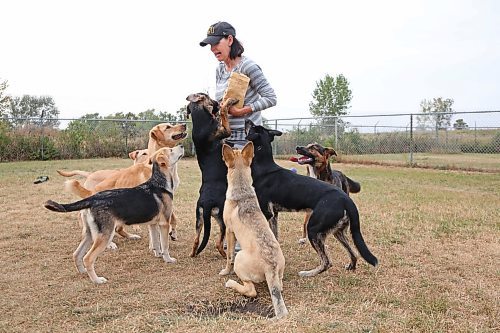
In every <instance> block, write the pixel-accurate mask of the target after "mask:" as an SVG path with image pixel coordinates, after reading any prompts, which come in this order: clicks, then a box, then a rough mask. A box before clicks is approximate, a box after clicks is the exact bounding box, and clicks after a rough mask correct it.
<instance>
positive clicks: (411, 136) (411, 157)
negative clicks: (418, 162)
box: [410, 114, 413, 167]
mask: <svg viewBox="0 0 500 333" xmlns="http://www.w3.org/2000/svg"><path fill="white" fill-rule="evenodd" d="M410 167H413V114H410Z"/></svg>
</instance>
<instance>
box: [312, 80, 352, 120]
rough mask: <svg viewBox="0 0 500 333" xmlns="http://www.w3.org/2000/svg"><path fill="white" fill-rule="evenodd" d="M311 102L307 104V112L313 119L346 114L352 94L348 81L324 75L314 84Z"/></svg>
mask: <svg viewBox="0 0 500 333" xmlns="http://www.w3.org/2000/svg"><path fill="white" fill-rule="evenodd" d="M312 97H313V101H312V102H310V103H309V111H310V112H311V114H312V115H313V116H314V117H317V118H322V117H327V116H342V115H346V114H347V109H348V108H349V107H350V106H349V103H351V100H352V92H351V90H350V89H349V81H347V79H346V78H345V77H344V76H343V75H342V74H339V75H338V76H337V77H336V78H334V77H332V76H330V75H328V74H327V75H326V76H325V78H324V79H322V80H319V81H318V82H316V88H315V89H314V91H313V93H312Z"/></svg>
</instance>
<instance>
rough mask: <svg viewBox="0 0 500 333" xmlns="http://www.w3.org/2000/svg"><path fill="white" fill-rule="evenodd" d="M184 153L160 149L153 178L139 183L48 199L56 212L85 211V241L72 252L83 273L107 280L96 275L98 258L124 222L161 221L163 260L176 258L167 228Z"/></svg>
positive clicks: (176, 148)
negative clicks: (65, 198)
mask: <svg viewBox="0 0 500 333" xmlns="http://www.w3.org/2000/svg"><path fill="white" fill-rule="evenodd" d="M183 155H184V148H183V147H182V146H177V147H175V148H162V149H160V150H159V151H158V152H157V154H155V156H153V157H152V158H154V159H155V160H154V162H153V172H152V175H151V178H149V180H148V181H146V182H145V183H143V184H141V185H139V186H136V187H132V188H121V189H113V190H108V191H102V192H98V193H96V194H94V195H92V196H90V197H88V198H85V199H83V200H80V201H77V202H73V203H69V204H59V203H57V202H54V201H52V200H49V201H47V202H46V203H45V205H44V206H45V208H47V209H49V210H52V211H55V212H61V213H65V212H74V211H80V210H81V211H82V219H83V226H82V241H81V242H80V245H79V246H78V248H77V249H76V250H75V252H74V253H73V259H74V260H75V264H76V267H77V269H78V271H79V272H80V273H85V272H86V273H87V274H88V276H89V277H90V279H91V280H92V281H93V282H94V283H97V284H101V283H105V282H106V281H107V280H106V278H104V277H100V276H97V274H96V272H95V269H94V265H95V261H96V259H97V257H98V256H99V255H100V254H101V253H102V252H104V250H105V249H106V246H107V245H108V244H109V243H110V242H111V241H112V239H113V235H114V234H115V230H116V227H118V226H123V225H135V224H147V225H151V224H152V225H159V228H158V229H159V233H160V237H159V238H160V239H159V241H160V242H161V249H162V257H163V260H165V262H167V263H172V262H175V261H176V260H175V258H172V257H170V254H169V252H168V251H169V243H168V242H169V234H168V232H169V221H170V217H171V215H172V209H173V205H172V199H173V189H174V187H175V186H176V184H175V180H174V179H175V178H174V172H173V169H174V166H175V164H176V163H177V161H179V159H180V158H181V157H182V156H183ZM89 248H90V250H89ZM87 251H88V252H87ZM85 253H86V254H85Z"/></svg>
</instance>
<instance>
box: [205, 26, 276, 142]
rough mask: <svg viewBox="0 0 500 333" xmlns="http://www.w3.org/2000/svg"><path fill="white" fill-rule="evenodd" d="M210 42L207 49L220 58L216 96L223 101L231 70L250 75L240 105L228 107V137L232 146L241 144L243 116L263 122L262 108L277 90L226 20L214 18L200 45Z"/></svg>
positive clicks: (256, 121)
mask: <svg viewBox="0 0 500 333" xmlns="http://www.w3.org/2000/svg"><path fill="white" fill-rule="evenodd" d="M206 45H210V47H211V48H210V50H211V51H212V53H213V54H214V55H215V57H216V58H217V60H219V61H220V63H219V65H218V66H217V70H216V74H215V77H216V90H215V99H216V100H217V101H219V102H221V101H222V97H223V96H224V92H225V91H226V88H227V85H228V81H229V77H230V76H231V72H239V73H241V74H244V75H246V76H248V77H249V78H250V83H249V86H248V90H247V92H246V95H245V101H244V103H243V107H241V108H238V107H236V106H232V107H231V108H230V109H229V125H230V127H231V137H230V138H228V139H227V141H229V142H231V143H233V144H234V147H235V148H239V149H241V148H243V146H244V145H245V143H246V140H245V119H250V120H251V121H252V122H253V123H254V124H257V125H262V116H261V113H260V112H261V111H262V110H265V109H267V108H270V107H272V106H275V105H276V94H275V93H274V90H273V88H272V87H271V85H270V84H269V82H268V81H267V79H266V77H265V76H264V74H263V73H262V70H261V69H260V67H259V65H257V64H256V63H255V62H254V61H253V60H251V59H249V58H247V57H246V56H244V55H243V52H244V51H245V49H244V48H243V45H241V43H240V41H239V40H237V39H236V30H235V29H234V28H233V26H232V25H231V24H229V23H227V22H217V23H215V24H213V25H211V26H210V27H209V28H208V31H207V38H205V39H204V40H203V41H202V42H200V46H206Z"/></svg>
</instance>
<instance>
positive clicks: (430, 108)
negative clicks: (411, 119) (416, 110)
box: [417, 97, 455, 131]
mask: <svg viewBox="0 0 500 333" xmlns="http://www.w3.org/2000/svg"><path fill="white" fill-rule="evenodd" d="M453 103H454V101H453V99H451V98H447V99H443V98H442V97H438V98H433V99H432V100H425V99H424V100H422V102H420V108H421V111H422V115H419V116H417V121H418V123H419V126H421V127H424V128H425V127H427V126H432V127H433V128H435V129H436V131H438V130H439V129H446V128H447V127H448V126H450V125H451V118H452V116H453V112H455V111H454V110H453V108H452V106H453Z"/></svg>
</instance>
